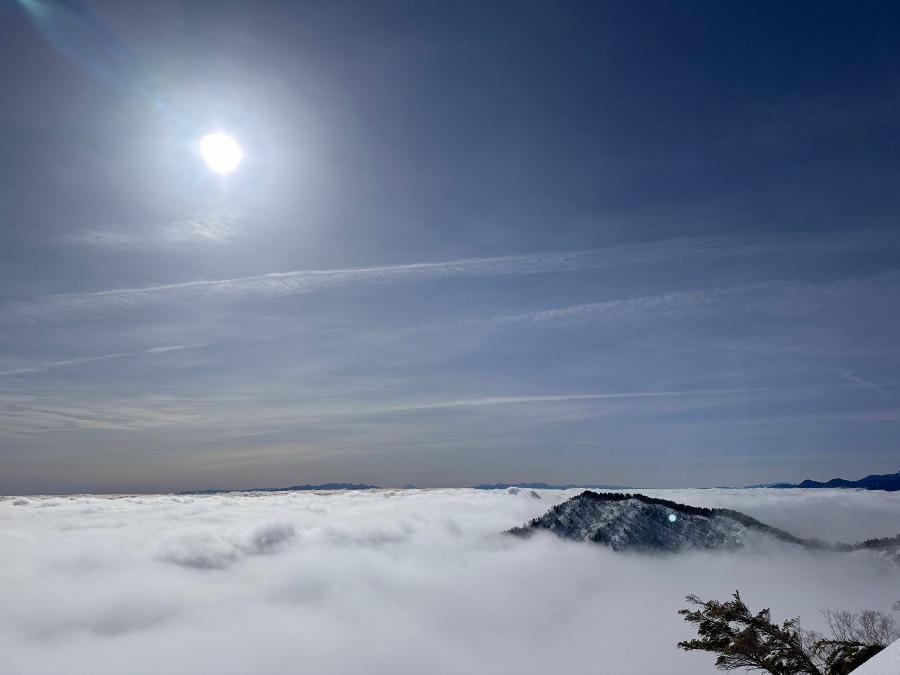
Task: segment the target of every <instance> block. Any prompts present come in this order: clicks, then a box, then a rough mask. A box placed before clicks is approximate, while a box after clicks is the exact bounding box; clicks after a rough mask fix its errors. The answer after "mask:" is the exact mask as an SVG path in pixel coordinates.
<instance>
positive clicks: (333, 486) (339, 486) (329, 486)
mask: <svg viewBox="0 0 900 675" xmlns="http://www.w3.org/2000/svg"><path fill="white" fill-rule="evenodd" d="M377 489H379V488H378V486H377V485H366V484H364V483H322V484H321V485H292V486H291V487H283V488H250V489H249V490H189V491H187V492H180V493H179V494H183V495H221V494H227V493H229V492H300V491H304V490H377Z"/></svg>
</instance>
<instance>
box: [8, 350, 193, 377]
mask: <svg viewBox="0 0 900 675" xmlns="http://www.w3.org/2000/svg"><path fill="white" fill-rule="evenodd" d="M210 344H211V343H209V342H197V343H194V344H189V345H172V346H170V347H153V348H152V349H142V350H140V351H137V352H117V353H115V354H103V355H101V356H85V357H82V358H77V359H66V360H65V361H44V362H43V363H35V364H34V365H31V366H21V367H20V368H11V369H9V370H4V371H2V372H0V376H6V375H29V374H31V373H41V372H43V371H45V370H51V369H53V368H65V367H67V366H77V365H81V364H82V363H93V362H94V361H107V360H109V359H120V358H124V357H127V356H143V355H145V354H163V353H165V352H176V351H181V350H182V349H199V348H201V347H207V346H209V345H210Z"/></svg>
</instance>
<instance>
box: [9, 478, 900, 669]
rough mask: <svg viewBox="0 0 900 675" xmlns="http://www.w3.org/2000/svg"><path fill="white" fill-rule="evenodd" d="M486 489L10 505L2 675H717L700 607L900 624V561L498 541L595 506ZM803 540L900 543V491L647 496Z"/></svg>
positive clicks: (812, 623)
mask: <svg viewBox="0 0 900 675" xmlns="http://www.w3.org/2000/svg"><path fill="white" fill-rule="evenodd" d="M578 492H579V491H578V490H572V491H567V492H557V491H539V492H538V494H539V496H540V498H539V499H538V498H536V497H535V496H534V495H533V494H531V492H530V491H528V490H522V491H519V492H517V493H515V494H512V493H508V492H504V491H477V490H469V489H446V490H427V491H420V490H401V491H368V492H349V493H333V494H314V493H274V494H229V495H214V496H177V495H159V496H130V497H129V496H124V497H99V496H77V497H28V498H25V497H19V498H13V497H7V498H2V500H0V548H2V550H3V552H4V555H3V556H0V672H4V673H35V672H63V671H65V672H67V673H73V674H75V673H91V674H94V673H120V672H129V673H156V672H160V671H165V672H172V673H247V672H266V671H270V672H329V673H350V672H354V673H355V672H367V673H397V672H407V673H417V672H428V673H461V672H470V673H475V672H490V671H496V672H516V673H543V672H551V671H552V672H571V671H574V670H575V669H580V670H583V669H584V668H585V667H589V668H591V669H592V672H608V673H622V674H628V673H635V674H646V673H662V672H665V673H671V674H674V675H678V674H684V675H687V674H691V675H696V674H699V675H702V674H704V673H709V674H712V673H715V672H717V671H716V670H715V668H714V667H713V657H712V655H709V654H698V653H685V652H681V651H680V650H677V649H676V648H675V643H676V642H677V641H678V640H680V639H686V638H689V637H691V636H692V630H691V627H690V626H688V625H687V624H685V623H684V622H683V620H682V619H681V617H679V616H678V615H677V614H676V611H677V610H678V609H679V608H681V607H683V606H684V601H683V597H684V595H686V594H687V593H696V594H698V595H699V596H701V597H717V598H725V597H727V596H728V595H729V594H730V593H731V592H733V591H734V590H735V589H740V590H741V592H742V594H743V595H744V598H745V600H747V602H748V604H749V605H750V606H751V609H761V608H762V607H771V608H772V612H773V616H774V617H776V618H778V619H783V618H787V617H789V616H795V615H798V614H799V615H800V617H801V623H802V624H803V625H804V626H806V627H810V628H821V627H822V621H821V616H820V615H819V609H821V608H825V607H835V608H845V609H861V608H873V609H882V610H887V609H888V608H889V607H890V605H891V603H892V602H893V601H895V600H897V599H900V572H898V570H897V569H896V567H895V566H892V565H890V564H887V563H885V562H884V561H881V562H879V561H878V560H875V559H873V558H868V557H864V556H858V555H855V554H854V555H838V554H821V553H819V554H814V553H808V552H803V551H793V550H787V549H785V548H784V547H777V548H776V549H773V550H772V551H771V552H770V553H769V554H766V555H764V554H760V553H752V554H750V553H744V554H690V555H682V556H674V557H671V556H670V557H641V556H634V555H626V554H617V553H614V552H612V551H610V550H608V549H605V548H602V547H597V546H592V545H588V544H576V543H564V542H561V541H559V540H557V539H555V538H552V537H549V536H538V537H534V538H532V539H529V540H520V539H515V538H507V537H501V536H497V533H498V532H500V531H502V530H505V529H508V528H510V527H513V526H515V525H519V524H521V523H523V522H525V521H527V520H529V519H531V518H533V517H535V516H538V515H540V514H542V513H543V512H545V511H546V510H547V509H549V508H550V507H551V506H552V505H553V504H555V503H559V502H561V501H564V500H565V499H567V498H568V497H570V496H572V495H574V494H577V493H578ZM642 492H644V493H646V494H652V495H654V496H660V497H664V498H668V499H674V500H677V501H680V502H684V503H689V504H694V505H697V506H721V507H730V508H736V509H738V510H742V511H745V512H747V513H748V514H750V515H753V516H754V517H757V518H759V519H761V520H763V521H764V522H768V523H770V524H772V525H776V526H778V527H782V528H785V529H788V530H789V531H791V532H793V533H795V534H797V535H800V536H819V537H822V538H825V539H829V540H835V539H842V540H851V541H852V540H858V539H865V538H869V537H874V536H886V535H892V534H896V533H897V530H900V518H898V516H900V493H893V494H892V493H883V492H861V491H839V490H816V491H800V490H786V491H775V490H766V491H761V490H646V491H642Z"/></svg>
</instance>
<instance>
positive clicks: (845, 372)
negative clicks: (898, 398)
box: [840, 369, 895, 399]
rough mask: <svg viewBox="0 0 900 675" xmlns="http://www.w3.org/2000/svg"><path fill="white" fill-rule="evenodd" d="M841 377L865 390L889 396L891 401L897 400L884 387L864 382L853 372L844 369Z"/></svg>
mask: <svg viewBox="0 0 900 675" xmlns="http://www.w3.org/2000/svg"><path fill="white" fill-rule="evenodd" d="M840 375H841V377H842V378H844V379H845V380H847V381H848V382H852V383H853V384H856V385H859V386H860V387H862V388H863V389H871V390H872V391H877V392H878V393H879V394H882V395H884V396H887V397H888V398H890V399H893V398H895V396H894V395H893V394H892V393H891V392H889V391H888V390H887V389H885V388H884V387H881V386H879V385H877V384H875V383H874V382H869V381H868V380H864V379H863V378H861V377H859V376H857V375H855V374H853V373H852V372H851V371H849V370H846V369H843V370H841V371H840Z"/></svg>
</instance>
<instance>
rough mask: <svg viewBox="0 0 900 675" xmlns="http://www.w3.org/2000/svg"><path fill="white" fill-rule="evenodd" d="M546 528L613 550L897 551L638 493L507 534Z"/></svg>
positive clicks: (576, 503) (568, 507)
mask: <svg viewBox="0 0 900 675" xmlns="http://www.w3.org/2000/svg"><path fill="white" fill-rule="evenodd" d="M540 530H547V531H550V532H553V533H554V534H556V535H558V536H559V537H561V538H563V539H573V540H580V541H593V542H597V543H600V544H605V545H606V546H609V547H610V548H612V549H614V550H617V551H618V550H630V551H639V552H653V553H657V552H673V553H674V552H677V551H687V550H723V551H728V550H734V549H738V548H744V547H746V546H750V545H753V544H755V543H763V542H773V541H778V542H784V543H787V544H790V545H796V546H802V547H806V548H812V549H822V550H844V551H851V550H857V549H863V548H867V549H873V548H874V549H879V550H886V551H891V552H893V553H896V550H897V548H898V546H900V538H891V539H885V540H870V541H868V542H865V543H863V544H854V545H846V544H838V545H834V546H832V545H830V544H826V543H824V542H821V541H818V540H811V539H801V538H799V537H795V536H793V535H792V534H789V533H788V532H785V531H783V530H779V529H777V528H774V527H770V526H769V525H765V524H764V523H761V522H759V521H758V520H756V519H754V518H751V517H750V516H748V515H746V514H743V513H741V512H739V511H732V510H730V509H704V508H697V507H694V506H687V505H685V504H678V503H676V502H671V501H668V500H665V499H656V498H653V497H647V496H645V495H640V494H633V495H632V494H621V493H597V492H591V491H585V492H583V493H581V494H580V495H577V496H575V497H573V498H572V499H570V500H568V501H566V502H563V503H562V504H559V505H558V506H554V507H553V508H552V509H550V510H549V511H548V512H547V513H545V514H544V515H543V516H540V517H539V518H535V519H534V520H532V521H531V522H530V523H527V524H526V525H524V526H522V527H517V528H514V529H512V530H510V532H511V533H512V534H516V535H519V536H529V535H531V534H533V533H534V532H537V531H540Z"/></svg>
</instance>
